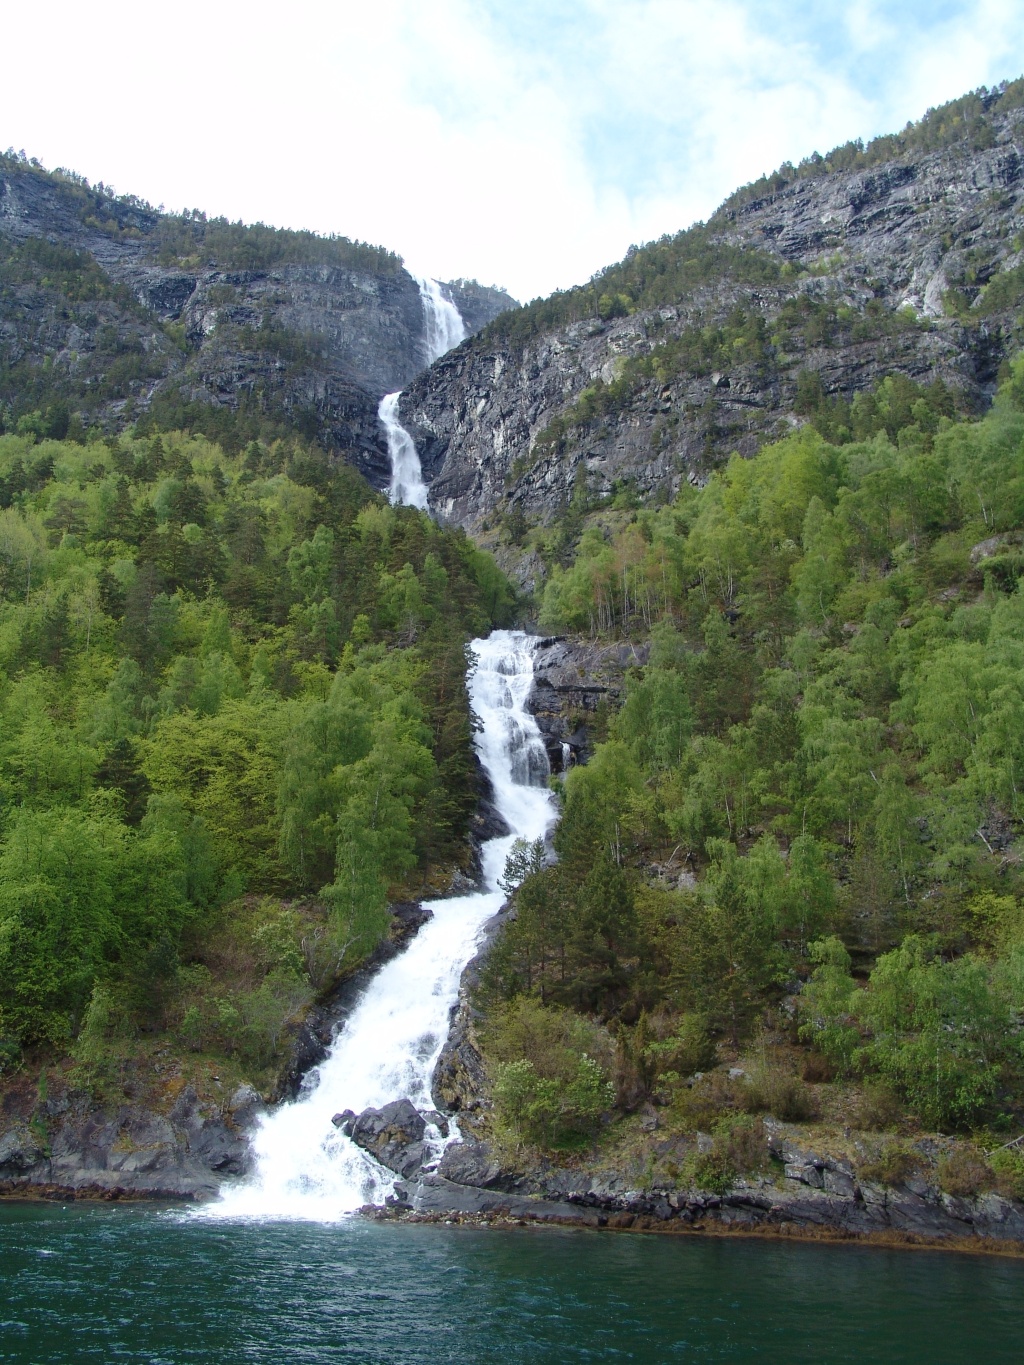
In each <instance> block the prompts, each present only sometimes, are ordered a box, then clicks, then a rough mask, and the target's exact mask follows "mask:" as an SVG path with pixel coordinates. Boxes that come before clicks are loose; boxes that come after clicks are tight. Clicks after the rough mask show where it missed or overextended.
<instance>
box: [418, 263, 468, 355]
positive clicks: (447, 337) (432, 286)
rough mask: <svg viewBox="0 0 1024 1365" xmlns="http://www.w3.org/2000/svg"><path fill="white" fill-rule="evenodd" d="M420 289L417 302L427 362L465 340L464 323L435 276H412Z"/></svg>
mask: <svg viewBox="0 0 1024 1365" xmlns="http://www.w3.org/2000/svg"><path fill="white" fill-rule="evenodd" d="M413 278H414V279H415V281H416V283H417V284H418V285H419V289H420V302H421V303H422V304H423V322H424V326H425V335H424V338H423V348H424V350H425V351H426V354H427V364H428V365H433V363H434V361H435V360H439V359H440V358H441V356H443V355H446V354H447V353H448V352H449V351H450V350H452V348H453V347H455V346H458V344H459V342H460V341H465V340H466V324H465V323H464V322H463V321H462V314H461V313H460V312H459V310H458V308H456V306H455V304H454V303H453V302H452V300H451V299H446V298H445V296H444V294H443V293H442V292H441V286H440V284H439V283H438V282H437V280H431V279H428V278H427V276H426V275H415V276H413Z"/></svg>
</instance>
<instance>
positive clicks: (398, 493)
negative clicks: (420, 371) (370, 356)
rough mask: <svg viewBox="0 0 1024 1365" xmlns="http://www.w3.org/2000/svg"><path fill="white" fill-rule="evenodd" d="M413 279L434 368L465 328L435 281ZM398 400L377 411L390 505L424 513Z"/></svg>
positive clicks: (423, 490) (416, 462) (418, 471)
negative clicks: (388, 469) (384, 443)
mask: <svg viewBox="0 0 1024 1365" xmlns="http://www.w3.org/2000/svg"><path fill="white" fill-rule="evenodd" d="M414 278H415V280H416V283H417V284H418V285H419V291H420V303H421V304H422V306H423V354H424V359H425V360H426V363H427V364H428V365H433V363H434V361H435V360H439V359H440V357H441V356H443V355H445V354H446V353H447V352H448V351H450V350H451V349H452V347H453V346H458V344H459V342H460V341H464V340H465V339H466V325H465V323H464V322H463V321H462V314H461V313H460V312H459V310H458V308H457V307H456V306H455V304H454V303H453V302H452V301H451V299H449V298H446V297H445V295H444V291H443V290H442V288H441V286H440V284H439V283H438V282H437V280H431V279H428V278H427V276H425V275H417V276H415V277H414ZM401 396H402V393H401V390H398V391H397V392H396V393H386V394H385V395H384V397H383V398H382V399H381V400H380V407H379V408H378V409H377V416H378V418H379V419H380V422H381V425H382V426H383V427H384V434H385V436H386V438H387V443H388V458H389V459H390V461H391V483H390V485H389V487H388V497H389V498H390V500H391V501H392V502H393V503H402V504H404V505H406V506H409V507H419V508H422V509H425V508H426V506H427V485H426V484H425V483H424V482H423V471H422V468H421V466H420V457H419V455H418V453H417V451H416V443H415V441H414V440H413V439H412V437H411V436H410V435H409V433H408V432H407V431H406V429H405V427H403V426H402V424H401V422H400V421H399V420H398V400H399V399H400V398H401Z"/></svg>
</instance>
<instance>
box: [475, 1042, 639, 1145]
mask: <svg viewBox="0 0 1024 1365" xmlns="http://www.w3.org/2000/svg"><path fill="white" fill-rule="evenodd" d="M614 1099H615V1093H614V1091H613V1089H612V1086H611V1085H610V1084H609V1082H608V1080H607V1077H606V1075H605V1073H604V1071H603V1070H602V1068H601V1067H600V1066H599V1065H598V1064H597V1062H595V1061H594V1059H593V1058H592V1057H587V1056H586V1055H584V1056H581V1057H579V1058H577V1060H576V1064H575V1068H574V1069H573V1071H572V1072H570V1073H569V1074H568V1075H562V1076H560V1077H558V1078H545V1077H543V1076H539V1075H538V1074H537V1068H536V1067H535V1066H534V1064H533V1063H532V1062H530V1061H527V1060H526V1058H520V1060H519V1061H518V1062H505V1063H504V1064H502V1065H500V1066H499V1067H498V1068H497V1075H496V1077H495V1081H494V1107H495V1110H496V1113H497V1118H498V1122H499V1124H500V1126H501V1127H502V1128H503V1129H504V1130H505V1131H506V1132H507V1133H509V1134H510V1136H512V1137H514V1138H515V1139H516V1141H526V1142H532V1143H535V1144H536V1145H537V1146H538V1147H564V1146H567V1145H571V1144H572V1143H574V1142H576V1141H579V1140H580V1139H582V1138H585V1137H588V1136H589V1135H590V1134H591V1133H593V1132H594V1131H595V1130H596V1129H597V1127H598V1125H599V1124H600V1121H601V1115H602V1114H603V1113H604V1111H605V1110H606V1109H608V1108H610V1107H611V1105H612V1103H613V1102H614Z"/></svg>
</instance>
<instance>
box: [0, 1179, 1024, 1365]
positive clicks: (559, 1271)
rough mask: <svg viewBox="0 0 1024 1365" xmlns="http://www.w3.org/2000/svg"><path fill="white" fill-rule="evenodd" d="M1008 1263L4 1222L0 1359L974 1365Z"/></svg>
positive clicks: (336, 1231) (1023, 1339)
mask: <svg viewBox="0 0 1024 1365" xmlns="http://www.w3.org/2000/svg"><path fill="white" fill-rule="evenodd" d="M1022 1290H1024V1264H1022V1263H1021V1262H1016V1261H1009V1260H999V1259H995V1258H988V1257H967V1256H952V1255H938V1254H929V1253H908V1252H889V1251H879V1250H874V1249H867V1248H855V1247H834V1246H829V1247H817V1246H810V1245H790V1244H780V1243H774V1242H758V1241H745V1240H744V1241H739V1240H737V1241H724V1240H717V1239H710V1238H709V1239H707V1240H703V1239H700V1238H688V1237H687V1238H678V1239H677V1238H668V1237H640V1236H635V1235H629V1234H609V1233H593V1232H587V1231H582V1230H581V1231H576V1230H564V1231H562V1230H551V1229H544V1230H537V1229H528V1228H524V1229H511V1230H508V1231H499V1230H493V1229H492V1230H475V1229H467V1228H458V1227H451V1228H448V1227H437V1226H420V1227H415V1226H403V1225H395V1224H384V1225H377V1224H370V1223H363V1222H361V1221H360V1220H350V1221H347V1222H343V1223H338V1224H334V1225H322V1224H316V1223H304V1222H294V1223H274V1222H256V1221H253V1222H237V1223H228V1222H225V1223H213V1222H206V1221H203V1220H197V1219H194V1218H190V1217H188V1216H186V1215H183V1214H181V1213H179V1212H174V1211H170V1212H167V1211H163V1212H162V1211H159V1210H155V1209H153V1208H141V1207H134V1208H131V1207H120V1208H118V1207H113V1208H111V1207H95V1206H94V1207H85V1206H82V1205H77V1206H76V1205H72V1206H69V1207H67V1208H62V1207H60V1206H56V1205H55V1206H48V1205H43V1204H37V1205H27V1204H6V1205H0V1361H3V1362H8V1361H11V1362H14V1361H17V1362H31V1365H57V1363H58V1362H60V1363H61V1365H63V1362H76V1363H77V1362H82V1361H100V1362H104V1365H106V1363H107V1362H129V1363H130V1365H135V1362H140V1363H142V1362H144V1363H145V1365H188V1363H189V1362H203V1365H221V1363H222V1362H223V1363H224V1365H228V1362H231V1365H235V1363H236V1362H260V1363H262V1362H268V1363H270V1362H273V1365H283V1363H285V1362H288V1363H290V1362H303V1363H306V1362H309V1365H314V1363H315V1365H320V1362H332V1365H333V1362H353V1363H355V1362H358V1363H359V1365H363V1362H366V1365H370V1363H371V1362H372V1365H378V1362H381V1363H383V1362H395V1363H396V1365H420V1363H421V1362H422V1363H423V1365H427V1363H428V1362H429V1365H442V1363H443V1362H448V1361H458V1362H465V1363H468V1365H490V1362H496V1363H497V1362H500V1363H501V1365H519V1362H522V1363H523V1365H526V1363H527V1362H529V1365H547V1362H552V1365H554V1362H577V1361H640V1362H645V1365H646V1363H647V1362H662V1361H665V1362H671V1361H699V1362H702V1363H703V1362H717V1361H728V1362H737V1361H751V1362H780V1365H781V1362H786V1365H802V1363H803V1362H808V1365H810V1363H811V1362H814V1365H819V1363H820V1362H847V1361H849V1362H857V1365H873V1363H874V1362H878V1363H879V1365H883V1362H884V1365H898V1363H899V1362H912V1363H913V1365H964V1363H965V1362H972V1361H984V1362H986V1365H993V1362H994V1363H996V1365H1000V1363H1001V1362H1003V1361H1006V1362H1010V1361H1014V1362H1017V1361H1019V1360H1021V1359H1022V1358H1024V1328H1022V1322H1021V1316H1020V1311H1019V1306H1020V1303H1021V1293H1022Z"/></svg>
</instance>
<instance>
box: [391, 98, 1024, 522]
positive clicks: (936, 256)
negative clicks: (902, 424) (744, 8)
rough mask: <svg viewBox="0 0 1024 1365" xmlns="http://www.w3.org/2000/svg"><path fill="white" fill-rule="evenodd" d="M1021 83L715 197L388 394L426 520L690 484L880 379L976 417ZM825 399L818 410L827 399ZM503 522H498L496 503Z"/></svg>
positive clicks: (989, 362) (1016, 177) (1014, 160)
mask: <svg viewBox="0 0 1024 1365" xmlns="http://www.w3.org/2000/svg"><path fill="white" fill-rule="evenodd" d="M1022 103H1024V82H1016V83H1014V84H1013V85H1011V86H1005V87H1001V88H1000V89H999V90H996V91H991V92H988V91H981V92H978V93H976V94H974V95H970V96H966V97H964V99H962V100H960V101H956V102H955V103H954V104H951V105H948V106H945V107H944V108H942V109H939V110H935V111H931V112H929V114H928V115H926V116H925V118H924V119H922V120H921V122H920V123H918V124H916V125H909V126H908V128H907V129H906V130H904V132H903V133H902V134H899V135H897V136H894V137H889V138H881V139H878V140H877V141H876V142H874V143H872V144H870V146H868V147H867V148H864V147H862V146H861V145H860V144H849V145H848V146H847V147H844V148H839V149H837V150H836V151H835V152H833V153H830V154H829V156H828V157H826V158H821V157H815V158H811V159H810V160H809V161H808V162H806V163H803V164H802V165H801V166H800V167H797V168H794V167H792V166H786V167H783V168H782V170H781V171H780V172H779V173H778V174H776V175H775V176H773V177H769V178H766V179H765V180H764V181H762V182H759V183H758V184H757V185H755V186H751V187H748V188H747V189H746V190H744V191H740V192H739V193H738V194H736V195H734V196H733V197H732V199H730V200H729V201H727V203H726V204H725V205H723V207H722V208H721V209H720V210H719V211H718V212H717V213H716V214H715V215H714V216H713V217H712V219H711V220H710V221H709V222H708V223H707V224H703V225H698V226H697V227H695V228H692V229H690V230H688V231H687V232H683V233H681V234H679V235H678V236H676V237H674V238H664V239H662V240H661V241H659V242H656V243H653V244H651V245H649V246H647V247H643V248H640V249H639V250H635V251H632V252H631V253H630V254H629V255H628V256H627V257H626V259H625V260H624V261H623V262H622V263H621V264H620V265H618V266H613V267H611V268H610V269H609V270H607V271H605V272H604V273H603V274H602V275H601V276H599V277H596V278H595V280H593V281H591V283H590V284H589V285H586V286H583V287H582V288H580V289H577V290H572V291H569V292H568V293H566V294H561V295H555V296H554V297H553V298H552V299H549V300H546V301H543V302H540V303H537V304H533V305H530V306H529V307H527V308H525V309H522V310H520V311H518V312H514V313H509V314H506V315H505V316H504V317H502V318H501V319H499V320H498V321H496V322H495V323H492V324H491V325H490V326H489V327H487V328H485V329H484V330H483V332H482V333H481V334H480V335H479V336H478V337H476V338H475V339H474V340H472V341H471V342H469V343H467V344H466V345H464V346H463V347H461V348H460V349H459V350H458V351H456V352H453V353H452V354H450V355H449V356H447V357H445V358H444V359H443V360H441V361H440V362H439V363H438V364H436V365H435V366H434V367H433V368H432V369H431V370H430V371H428V372H427V373H425V374H423V375H422V376H421V377H420V378H419V379H418V380H417V381H416V382H415V383H414V384H413V385H412V386H410V388H409V389H408V390H407V391H406V394H405V396H404V398H403V402H402V409H401V411H402V420H403V421H404V422H405V424H406V425H407V426H408V428H409V429H410V431H411V432H412V433H413V435H414V437H415V439H416V441H417V445H418V447H419V449H420V453H421V457H422V459H423V464H424V469H425V474H426V477H427V479H428V481H429V482H431V483H432V489H431V502H432V505H433V506H434V508H435V509H436V511H437V512H438V513H440V514H441V515H442V516H443V517H445V518H447V519H450V520H453V521H456V522H459V523H461V524H462V525H464V526H466V527H468V528H472V529H480V528H481V527H482V526H483V525H484V523H485V522H487V521H488V519H491V520H493V514H494V512H495V511H496V510H498V511H502V512H504V513H505V514H508V513H510V512H511V511H512V510H513V509H519V511H521V512H522V513H523V514H524V515H525V517H526V518H527V519H540V520H544V521H547V520H550V518H551V517H552V515H553V514H554V513H555V512H556V511H557V509H558V508H559V506H563V505H564V504H565V503H566V502H567V501H568V500H569V499H571V497H572V496H573V493H574V490H576V491H579V490H580V489H581V487H584V486H587V487H589V489H590V491H591V492H592V493H597V494H605V493H607V492H609V491H610V490H611V488H612V486H613V485H614V484H616V483H619V482H622V481H624V480H628V481H633V482H634V483H635V486H636V489H637V491H638V492H639V493H640V494H641V495H643V496H651V495H653V494H656V493H658V494H660V495H661V496H670V495H671V494H673V493H674V492H675V491H676V490H677V489H678V487H679V485H680V483H681V482H682V481H683V480H686V479H689V480H690V481H691V482H702V481H703V480H704V478H705V477H706V474H707V472H708V470H709V469H710V468H711V467H713V466H714V465H715V464H717V463H718V462H719V461H721V460H722V459H723V458H724V457H725V456H727V455H728V454H729V453H730V452H731V451H733V450H738V451H740V452H741V453H743V454H746V455H749V454H753V452H754V451H755V450H756V449H757V447H758V446H759V444H760V443H761V442H762V441H763V440H764V439H766V438H775V437H778V436H780V435H782V434H784V433H785V432H786V431H787V430H789V429H790V428H791V427H793V426H796V425H799V424H801V423H802V422H804V421H806V420H808V419H812V420H814V421H815V422H816V423H817V424H819V425H821V424H826V423H829V422H830V423H832V425H833V427H834V426H835V425H836V423H838V424H839V425H840V426H841V425H842V423H843V422H844V421H845V422H846V423H847V425H849V420H850V415H849V413H847V412H846V410H845V407H843V406H842V404H846V403H848V402H849V401H850V400H851V399H852V398H853V397H854V396H855V395H856V394H858V393H862V392H865V391H867V390H870V389H872V388H873V387H875V386H876V384H877V383H878V381H879V380H880V379H881V378H882V377H883V376H885V375H887V374H893V373H896V374H902V375H906V376H908V377H909V378H911V379H912V380H914V381H917V382H918V383H920V384H931V383H933V382H935V381H942V383H944V384H945V385H946V386H948V388H949V390H950V391H951V395H952V397H953V400H954V405H955V406H956V407H957V408H959V409H961V410H964V411H968V412H971V411H978V410H980V409H982V408H983V407H984V406H985V405H986V404H987V402H988V400H989V399H990V397H991V394H992V392H993V390H994V385H995V382H996V377H997V373H998V370H999V367H1000V364H1001V362H1002V361H1003V359H1004V357H1005V356H1006V354H1007V352H1008V351H1009V350H1011V349H1013V347H1014V345H1016V344H1019V335H1020V333H1019V326H1018V323H1017V321H1016V314H1017V309H1018V306H1019V303H1020V301H1021V299H1022V298H1024V265H1022V260H1024V258H1022V256H1021V244H1022V239H1021V237H1020V235H1019V234H1020V231H1021V228H1022V227H1024V213H1022V196H1024V174H1022V169H1024V161H1022V155H1024V109H1022V108H1021V105H1022ZM837 400H838V401H837ZM516 515H517V516H518V513H516Z"/></svg>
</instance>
